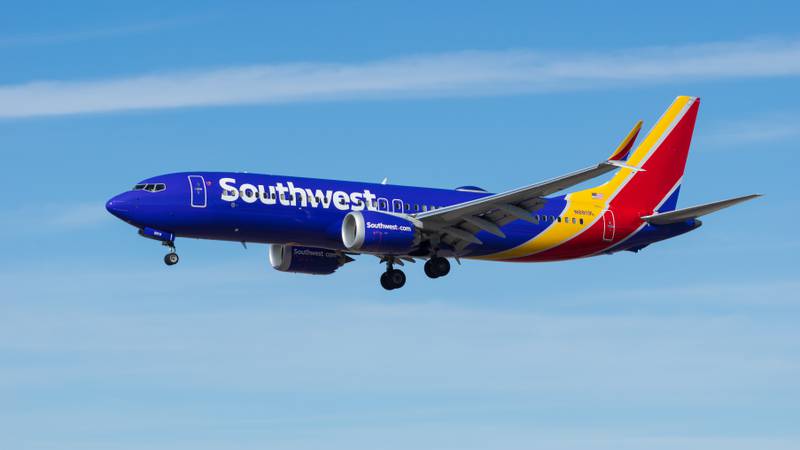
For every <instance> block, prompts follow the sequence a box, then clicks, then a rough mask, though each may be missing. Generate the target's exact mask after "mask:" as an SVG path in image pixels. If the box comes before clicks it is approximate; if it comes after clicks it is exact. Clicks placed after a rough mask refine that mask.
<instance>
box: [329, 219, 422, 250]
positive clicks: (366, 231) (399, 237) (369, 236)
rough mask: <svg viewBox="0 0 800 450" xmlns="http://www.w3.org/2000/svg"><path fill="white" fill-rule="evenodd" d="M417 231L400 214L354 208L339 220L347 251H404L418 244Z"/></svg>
mask: <svg viewBox="0 0 800 450" xmlns="http://www.w3.org/2000/svg"><path fill="white" fill-rule="evenodd" d="M419 241H420V236H419V231H418V230H417V228H416V227H415V226H414V224H413V223H411V222H410V221H408V220H406V219H403V218H402V217H397V216H393V215H390V214H383V213H380V212H376V211H353V212H351V213H349V214H347V215H346V216H345V217H344V221H342V243H343V244H344V246H345V247H346V248H347V249H349V250H354V251H366V252H372V253H386V254H405V253H408V252H409V251H411V250H413V249H414V247H416V246H417V245H418V244H419Z"/></svg>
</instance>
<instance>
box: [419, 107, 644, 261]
mask: <svg viewBox="0 0 800 450" xmlns="http://www.w3.org/2000/svg"><path fill="white" fill-rule="evenodd" d="M641 127H642V122H641V121H639V122H638V123H637V124H636V125H635V126H634V127H633V129H632V130H631V132H630V133H628V135H627V136H626V137H625V139H623V140H622V142H621V143H620V145H619V146H618V147H617V149H616V150H615V151H614V152H613V153H612V154H611V156H610V157H609V158H608V159H607V160H606V161H603V162H601V163H599V164H597V165H595V166H591V167H587V168H585V169H581V170H578V171H576V172H572V173H570V174H567V175H563V176H560V177H557V178H553V179H551V180H547V181H544V182H540V183H536V184H531V185H529V186H524V187H521V188H518V189H512V190H510V191H506V192H502V193H499V194H494V195H489V196H486V197H482V198H478V199H475V200H470V201H467V202H463V203H458V204H455V205H450V206H446V207H443V208H438V209H435V210H432V211H427V212H422V213H418V214H414V215H413V216H412V217H413V221H414V223H415V224H416V225H417V226H418V227H419V228H421V229H422V230H424V231H428V232H433V233H436V234H439V235H440V236H441V237H442V238H443V240H444V241H445V242H446V243H448V244H450V245H452V246H453V247H454V248H455V249H456V251H457V252H458V251H461V250H463V249H464V247H466V246H467V245H469V244H470V243H473V244H481V243H482V242H481V241H480V240H479V239H478V238H477V237H475V234H476V233H478V232H479V231H487V232H489V233H492V234H494V235H496V236H500V237H505V235H504V234H503V232H502V231H501V230H500V227H501V226H503V225H505V224H507V223H509V222H512V221H514V220H525V221H528V222H532V223H536V218H535V217H534V216H532V214H531V213H532V212H533V211H536V210H537V209H538V208H539V206H540V205H541V204H542V203H543V200H542V197H544V196H546V195H549V194H552V193H554V192H558V191H561V190H563V189H566V188H569V187H572V186H575V185H576V184H579V183H582V182H584V181H587V180H590V179H592V178H596V177H599V176H601V175H604V174H606V173H608V172H611V171H613V170H616V169H617V168H620V167H624V168H628V169H632V170H643V169H640V168H637V167H631V166H628V165H626V164H625V163H624V162H623V161H624V160H625V158H627V156H628V153H629V152H630V150H631V148H632V147H633V143H634V141H635V140H636V136H637V135H638V133H639V130H640V129H641Z"/></svg>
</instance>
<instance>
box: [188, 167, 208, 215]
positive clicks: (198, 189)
mask: <svg viewBox="0 0 800 450" xmlns="http://www.w3.org/2000/svg"><path fill="white" fill-rule="evenodd" d="M189 189H190V191H191V204H192V208H205V207H206V201H207V198H208V197H207V194H206V180H205V179H203V177H202V176H200V175H189Z"/></svg>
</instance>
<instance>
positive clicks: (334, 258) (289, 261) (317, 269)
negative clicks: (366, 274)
mask: <svg viewBox="0 0 800 450" xmlns="http://www.w3.org/2000/svg"><path fill="white" fill-rule="evenodd" d="M352 260H353V259H352V258H350V257H348V256H347V255H343V254H341V253H338V252H336V251H334V250H328V249H323V248H315V247H297V246H294V245H283V244H272V245H270V247H269V263H270V264H271V265H272V267H273V268H274V269H275V270H280V271H281V272H294V273H308V274H311V275H330V274H332V273H333V272H335V271H336V269H338V268H339V267H341V266H343V265H345V264H346V263H348V262H350V261H352Z"/></svg>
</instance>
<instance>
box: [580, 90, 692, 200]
mask: <svg viewBox="0 0 800 450" xmlns="http://www.w3.org/2000/svg"><path fill="white" fill-rule="evenodd" d="M699 106H700V99H698V98H696V97H685V96H682V97H678V98H676V99H675V101H674V102H672V105H670V107H669V108H668V109H667V111H666V112H665V113H664V115H662V116H661V118H660V119H659V120H658V122H656V124H655V126H654V127H653V128H652V129H651V130H650V132H649V133H648V134H647V137H645V138H644V140H643V141H642V142H641V144H639V146H638V147H637V148H636V150H634V151H633V153H631V155H630V157H629V158H628V160H627V165H629V166H632V167H639V168H641V169H644V170H639V171H636V170H632V169H626V168H623V169H620V170H619V171H618V172H617V173H616V175H615V176H614V177H613V178H612V179H611V180H609V181H608V182H607V183H605V184H603V185H601V186H598V187H596V188H592V189H587V190H586V191H583V193H587V194H588V193H591V194H590V195H591V198H593V199H604V200H606V201H607V202H608V203H609V204H611V203H612V202H613V203H615V204H618V205H624V206H625V208H631V209H634V210H636V211H638V212H641V213H642V215H646V214H653V213H654V212H656V213H657V212H665V211H672V210H674V209H675V207H676V205H677V201H678V191H679V189H680V183H681V180H682V178H683V171H684V168H685V166H686V157H687V156H688V155H689V144H690V143H691V141H692V132H693V131H694V123H695V119H696V118H697V110H698V108H699ZM626 140H627V139H626ZM625 142H626V141H623V143H625ZM630 144H632V143H629V145H630ZM616 153H617V152H615V156H616Z"/></svg>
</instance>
